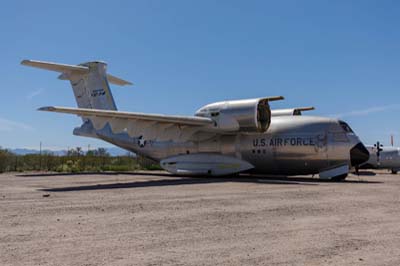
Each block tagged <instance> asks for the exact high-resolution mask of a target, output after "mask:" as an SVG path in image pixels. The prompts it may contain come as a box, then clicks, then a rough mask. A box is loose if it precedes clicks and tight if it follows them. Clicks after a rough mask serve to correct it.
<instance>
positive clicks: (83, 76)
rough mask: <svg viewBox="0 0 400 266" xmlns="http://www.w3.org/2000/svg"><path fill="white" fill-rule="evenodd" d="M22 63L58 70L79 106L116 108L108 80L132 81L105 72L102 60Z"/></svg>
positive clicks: (115, 82) (105, 67) (126, 82)
mask: <svg viewBox="0 0 400 266" xmlns="http://www.w3.org/2000/svg"><path fill="white" fill-rule="evenodd" d="M21 64H23V65H27V66H32V67H37V68H41V69H46V70H51V71H56V72H60V73H61V75H60V76H59V77H58V78H59V79H61V80H69V81H70V82H71V86H72V89H73V91H74V95H75V99H76V103H77V105H78V107H79V108H87V109H102V110H117V106H116V104H115V101H114V98H113V96H112V93H111V90H110V86H109V82H110V83H113V84H117V85H121V86H124V85H131V84H132V83H130V82H128V81H125V80H122V79H120V78H117V77H114V76H112V75H109V74H107V64H106V63H104V62H88V63H83V64H79V65H64V64H57V63H50V62H41V61H32V60H24V61H22V62H21Z"/></svg>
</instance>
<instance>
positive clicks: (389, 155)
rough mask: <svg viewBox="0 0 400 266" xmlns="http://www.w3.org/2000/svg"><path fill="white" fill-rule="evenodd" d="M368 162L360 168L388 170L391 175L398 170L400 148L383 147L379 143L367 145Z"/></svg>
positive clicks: (399, 165) (399, 167) (399, 166)
mask: <svg viewBox="0 0 400 266" xmlns="http://www.w3.org/2000/svg"><path fill="white" fill-rule="evenodd" d="M366 148H367V149H368V151H369V154H370V157H369V160H368V161H367V162H366V163H364V164H362V165H361V166H360V168H361V169H388V170H390V171H391V172H392V174H397V172H398V171H399V170H400V148H398V147H391V146H383V145H381V144H380V143H379V142H377V143H376V144H375V145H368V146H366Z"/></svg>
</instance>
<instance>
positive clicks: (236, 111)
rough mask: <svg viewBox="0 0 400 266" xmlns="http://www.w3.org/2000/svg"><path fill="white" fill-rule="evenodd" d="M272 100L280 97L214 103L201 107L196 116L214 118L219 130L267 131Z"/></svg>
mask: <svg viewBox="0 0 400 266" xmlns="http://www.w3.org/2000/svg"><path fill="white" fill-rule="evenodd" d="M279 99H281V98H279ZM271 100H278V98H261V99H249V100H237V101H225V102H217V103H212V104H208V105H206V106H204V107H202V108H200V109H199V110H198V111H197V112H196V116H201V117H209V118H211V119H213V120H214V121H215V126H216V127H217V128H218V129H219V130H226V131H235V132H249V133H250V132H265V131H267V129H268V128H269V126H270V124H271V109H270V107H269V104H268V102H269V101H271Z"/></svg>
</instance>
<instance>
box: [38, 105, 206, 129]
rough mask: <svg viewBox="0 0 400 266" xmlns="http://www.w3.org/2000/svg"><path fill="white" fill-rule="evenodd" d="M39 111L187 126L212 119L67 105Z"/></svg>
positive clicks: (203, 123)
mask: <svg viewBox="0 0 400 266" xmlns="http://www.w3.org/2000/svg"><path fill="white" fill-rule="evenodd" d="M38 110H39V111H47V112H56V113H65V114H74V115H78V116H81V117H99V118H109V119H110V120H111V119H127V120H142V121H150V122H160V123H171V124H179V125H188V126H208V125H213V124H214V121H213V120H211V119H210V118H205V117H197V116H175V115H162V114H144V113H132V112H120V111H112V110H98V109H85V108H69V107H54V106H49V107H42V108H39V109H38Z"/></svg>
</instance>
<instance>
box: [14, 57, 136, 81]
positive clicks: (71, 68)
mask: <svg viewBox="0 0 400 266" xmlns="http://www.w3.org/2000/svg"><path fill="white" fill-rule="evenodd" d="M21 65H24V66H30V67H36V68H40V69H45V70H50V71H55V72H59V73H62V75H60V77H59V78H60V79H68V74H71V73H72V74H79V75H84V74H88V73H89V71H90V69H89V67H88V66H84V65H66V64H59V63H52V62H43V61H35V60H23V61H22V62H21ZM107 79H108V82H110V83H112V84H115V85H119V86H125V85H133V84H132V83H131V82H129V81H126V80H123V79H121V78H118V77H115V76H113V75H110V74H107Z"/></svg>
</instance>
